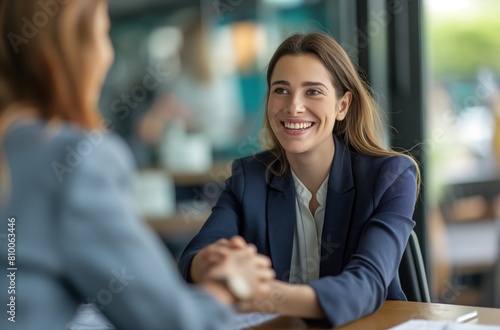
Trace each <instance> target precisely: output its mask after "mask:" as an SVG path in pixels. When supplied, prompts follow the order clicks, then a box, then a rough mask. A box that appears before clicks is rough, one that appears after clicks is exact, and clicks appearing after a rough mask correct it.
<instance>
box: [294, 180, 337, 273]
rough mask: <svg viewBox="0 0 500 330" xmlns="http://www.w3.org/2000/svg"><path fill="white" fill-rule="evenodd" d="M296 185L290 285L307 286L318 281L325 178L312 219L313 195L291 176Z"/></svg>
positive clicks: (326, 188) (323, 216)
mask: <svg viewBox="0 0 500 330" xmlns="http://www.w3.org/2000/svg"><path fill="white" fill-rule="evenodd" d="M292 175H293V180H294V182H295V193H296V197H295V214H296V219H295V232H294V236H293V247H292V260H291V267H290V279H289V282H290V283H308V282H311V281H314V280H317V279H319V265H320V258H321V234H322V232H323V223H324V219H325V208H326V205H325V204H326V194H327V190H328V177H329V176H327V177H326V179H325V181H323V183H322V184H321V187H320V188H319V190H318V192H317V194H316V200H317V201H318V203H319V207H318V208H317V209H316V212H315V214H314V216H313V215H312V213H311V211H310V210H309V202H310V201H311V198H312V193H311V192H310V191H309V190H308V189H307V188H306V186H304V184H303V183H302V182H301V181H300V180H299V178H298V177H297V176H296V175H295V173H293V171H292Z"/></svg>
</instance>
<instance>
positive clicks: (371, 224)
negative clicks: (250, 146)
mask: <svg viewBox="0 0 500 330" xmlns="http://www.w3.org/2000/svg"><path fill="white" fill-rule="evenodd" d="M267 86H268V93H267V100H266V101H267V102H266V111H265V115H264V117H263V125H262V133H263V134H262V137H263V142H264V143H263V146H264V148H265V149H266V150H267V151H264V152H261V153H258V154H255V155H253V156H249V157H246V158H242V159H238V160H236V161H234V163H233V168H232V176H231V177H230V178H229V179H228V180H227V182H226V188H225V190H224V191H223V192H222V194H221V196H220V197H219V200H218V202H217V204H216V206H215V207H214V208H213V210H212V214H211V216H210V217H209V218H208V220H207V222H206V223H205V225H204V226H203V228H202V229H201V231H200V232H199V233H198V235H197V236H195V237H194V238H193V240H192V241H191V242H190V243H189V244H188V246H187V247H186V249H185V251H184V252H183V255H182V256H181V259H180V261H179V267H180V270H181V272H182V274H183V276H184V277H185V278H186V279H187V280H189V281H191V282H194V283H198V282H199V281H200V280H202V276H201V275H202V274H204V273H206V272H207V271H209V269H210V267H214V266H215V265H216V263H214V262H213V258H212V257H211V254H213V253H214V251H216V249H217V248H222V247H226V248H227V247H228V246H229V242H228V239H229V238H230V237H232V236H234V235H242V236H243V237H244V238H245V240H246V241H247V242H250V243H253V244H255V245H256V246H257V249H258V251H259V252H260V253H262V254H265V255H267V256H269V257H270V258H271V260H272V264H273V268H274V270H275V271H276V277H277V280H275V281H273V283H272V289H271V291H270V292H271V295H270V296H268V297H266V298H265V299H255V300H254V301H251V302H247V303H243V304H241V305H239V307H240V310H241V311H261V312H262V311H265V312H273V313H280V314H283V315H289V316H296V317H303V318H307V319H315V320H321V321H320V322H321V323H327V324H328V326H334V327H338V326H341V325H343V324H345V323H348V322H351V321H353V320H356V319H358V318H361V317H363V316H365V315H368V314H371V313H373V312H375V311H376V310H377V309H379V308H380V307H381V306H382V304H383V303H384V301H385V300H386V299H392V300H406V297H405V294H404V293H403V291H402V289H401V284H400V282H399V278H398V268H399V264H400V260H401V257H402V255H403V252H404V250H405V247H406V244H407V241H408V238H409V235H410V232H411V230H412V229H413V227H414V224H415V223H414V221H413V220H412V216H413V211H414V207H415V201H416V196H417V191H418V182H419V170H418V167H417V164H416V163H415V161H414V160H413V159H412V158H410V157H408V156H406V155H403V154H400V153H398V152H395V151H392V150H390V149H388V148H386V147H385V146H384V145H383V142H382V141H383V135H384V132H385V129H384V125H382V123H383V121H382V119H381V112H380V109H379V108H378V106H377V104H376V102H375V100H374V99H373V98H372V97H371V94H370V92H369V90H368V88H367V86H366V85H365V83H364V82H363V81H362V80H361V78H360V77H359V75H358V73H357V71H356V69H355V68H354V66H353V64H352V63H351V61H350V59H349V57H348V56H347V54H346V53H345V51H344V50H343V49H342V48H341V47H340V45H339V44H338V43H337V42H336V41H335V40H334V39H332V38H331V37H330V36H328V35H326V34H321V33H311V34H305V35H302V34H297V35H293V36H291V37H289V38H287V39H286V40H285V41H284V42H283V43H282V44H281V45H280V46H279V47H278V49H277V50H276V52H275V53H274V55H273V57H272V58H271V60H270V63H269V66H268V70H267Z"/></svg>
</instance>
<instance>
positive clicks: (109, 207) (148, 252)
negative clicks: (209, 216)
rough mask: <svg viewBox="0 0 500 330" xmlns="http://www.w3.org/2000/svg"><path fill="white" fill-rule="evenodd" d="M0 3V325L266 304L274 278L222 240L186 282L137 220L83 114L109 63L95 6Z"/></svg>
mask: <svg viewBox="0 0 500 330" xmlns="http://www.w3.org/2000/svg"><path fill="white" fill-rule="evenodd" d="M0 6H1V7H0V24H1V25H0V35H1V36H2V40H1V42H0V170H1V172H0V176H1V177H0V188H1V192H2V194H1V198H0V205H1V208H0V217H1V218H0V219H1V220H0V225H1V229H0V233H2V236H0V238H1V244H0V248H1V252H0V258H1V267H2V270H1V274H0V275H1V278H2V283H7V282H6V281H4V279H5V278H6V276H7V275H9V276H10V277H9V279H10V282H9V283H10V284H11V286H13V291H12V290H7V287H3V288H2V290H1V292H2V293H1V294H0V302H1V305H2V306H4V308H6V306H7V308H8V311H7V313H5V310H4V311H3V312H2V315H1V316H0V328H1V329H22V330H29V329H37V330H38V329H64V328H65V326H66V325H67V323H68V322H69V321H70V320H71V318H72V317H73V315H74V314H75V311H76V308H77V306H78V305H79V304H80V303H82V302H95V304H96V307H97V308H98V309H99V310H101V311H102V313H103V314H104V316H105V317H107V318H108V319H109V320H110V321H111V322H112V323H113V324H114V325H115V326H116V327H117V328H119V329H134V330H137V329H148V330H152V329H231V328H232V326H233V320H232V319H233V318H232V315H233V313H232V308H231V305H232V304H233V303H235V302H236V301H237V300H240V301H241V300H242V299H253V298H257V297H258V296H259V295H265V294H267V293H266V290H267V289H268V287H269V282H270V280H272V279H273V278H274V271H273V270H272V269H271V268H270V261H269V259H268V258H267V257H264V256H261V255H258V254H257V253H256V249H255V247H253V246H248V245H247V244H246V243H245V242H244V241H243V240H242V239H241V238H240V237H235V238H233V239H232V240H231V241H230V243H229V245H228V248H225V247H218V248H217V251H215V252H214V254H211V255H212V256H213V257H214V259H213V260H214V262H216V263H217V265H216V266H214V267H211V269H210V270H208V272H206V273H204V274H203V275H202V279H201V281H199V284H200V285H199V287H194V286H189V285H187V284H186V283H185V282H184V281H183V280H182V278H181V277H180V276H179V274H178V272H177V270H176V268H175V265H174V263H173V260H171V259H172V258H171V256H170V255H169V254H168V253H167V251H166V250H165V248H164V246H163V245H162V243H161V242H160V240H159V239H158V237H157V236H156V235H155V234H153V233H152V232H151V231H150V230H148V228H146V227H145V225H144V224H143V223H142V222H141V221H140V219H139V217H138V213H137V210H136V209H135V206H134V205H135V201H134V198H135V195H134V189H133V186H132V181H133V176H134V165H133V161H132V157H131V155H130V152H129V150H128V149H127V147H126V146H125V144H124V142H123V141H122V140H120V139H119V138H118V137H117V136H116V135H113V134H108V133H106V132H105V130H104V128H103V127H102V125H101V124H100V121H101V119H100V115H99V112H98V109H97V103H98V99H99V95H100V89H101V86H102V83H103V80H104V77H105V75H106V72H107V70H108V68H109V66H110V64H111V62H112V61H113V49H112V46H111V43H110V40H109V36H108V30H109V25H110V22H109V17H108V14H107V1H105V0H93V1H87V0H69V1H64V4H61V2H60V1H52V2H44V3H43V2H40V1H38V0H23V1H17V0H2V1H1V2H0ZM49 14H50V17H49ZM44 15H45V16H44ZM42 16H44V17H45V18H47V19H46V21H45V22H44V24H43V26H39V25H40V22H41V21H40V17H42ZM31 18H33V20H37V19H38V21H34V23H33V21H30V19H31ZM35 24H38V25H35ZM8 219H10V220H8ZM13 219H15V220H13ZM12 224H14V225H12ZM13 228H14V229H13ZM9 229H11V230H9ZM4 233H8V234H9V235H7V234H5V235H4ZM7 242H15V253H16V255H15V260H13V261H12V263H11V264H9V266H7V260H9V259H8V255H7V251H8V248H7ZM12 244H14V243H12ZM12 244H11V245H12ZM229 247H230V248H229ZM11 259H12V258H11ZM7 267H15V268H16V270H14V271H7V270H6V269H7ZM6 272H7V273H6ZM12 301H14V304H12ZM12 305H14V307H12ZM9 306H10V307H9ZM14 321H15V322H14Z"/></svg>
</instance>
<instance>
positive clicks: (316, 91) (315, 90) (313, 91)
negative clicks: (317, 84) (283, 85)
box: [307, 89, 321, 95]
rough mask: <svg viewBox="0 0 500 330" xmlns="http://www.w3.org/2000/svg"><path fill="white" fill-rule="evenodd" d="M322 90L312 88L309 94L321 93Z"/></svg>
mask: <svg viewBox="0 0 500 330" xmlns="http://www.w3.org/2000/svg"><path fill="white" fill-rule="evenodd" d="M319 94H321V92H320V91H319V90H317V89H310V90H308V91H307V95H319Z"/></svg>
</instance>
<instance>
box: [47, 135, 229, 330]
mask: <svg viewBox="0 0 500 330" xmlns="http://www.w3.org/2000/svg"><path fill="white" fill-rule="evenodd" d="M74 150H77V146H75V148H74ZM87 151H88V150H87ZM132 164H133V162H132V157H131V155H130V152H129V150H128V148H127V147H126V146H125V144H124V143H123V142H122V141H121V140H119V139H118V138H117V137H112V136H106V137H105V138H104V139H103V140H102V141H101V142H100V143H99V144H97V145H94V146H93V149H92V150H91V151H90V152H87V153H86V154H85V156H82V160H81V162H80V163H79V164H78V165H77V166H76V167H75V168H74V170H73V171H72V172H71V173H69V174H67V175H66V177H65V178H64V181H63V182H62V185H63V189H62V193H61V196H60V202H59V205H61V206H60V209H61V210H60V212H61V216H60V221H61V223H60V224H59V226H57V228H54V232H55V233H56V234H55V235H54V239H56V240H58V241H59V252H60V254H61V257H62V259H63V262H64V263H65V265H66V266H67V267H66V269H67V271H66V273H65V274H63V275H62V276H64V280H65V281H67V283H68V284H69V286H70V288H72V289H73V290H74V291H75V292H76V294H77V296H78V297H81V298H82V300H83V299H85V301H82V302H93V303H95V304H96V306H97V308H98V309H100V310H102V312H103V314H104V315H105V316H106V317H107V318H108V319H109V320H110V321H111V322H112V323H114V325H115V326H116V327H117V328H118V329H150V330H154V329H165V328H172V329H231V326H232V325H233V318H232V317H233V313H232V310H231V309H230V308H228V307H225V306H222V305H221V304H219V303H217V302H216V301H214V300H213V299H212V298H211V297H210V296H209V295H208V294H205V293H204V292H202V290H199V289H197V288H195V287H193V286H190V285H188V284H186V283H185V282H184V281H183V279H182V278H181V276H180V275H179V273H178V271H177V269H176V267H175V263H174V262H173V259H172V258H171V256H170V255H169V254H168V253H167V252H166V249H165V246H164V245H163V244H162V243H161V241H160V240H159V238H158V237H157V236H156V234H154V233H153V232H151V231H150V230H149V228H147V227H146V226H145V225H144V224H143V223H141V221H140V219H139V216H138V212H137V210H136V209H135V207H134V205H135V195H134V190H133V184H132V183H133V173H134V170H133V166H132Z"/></svg>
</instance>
